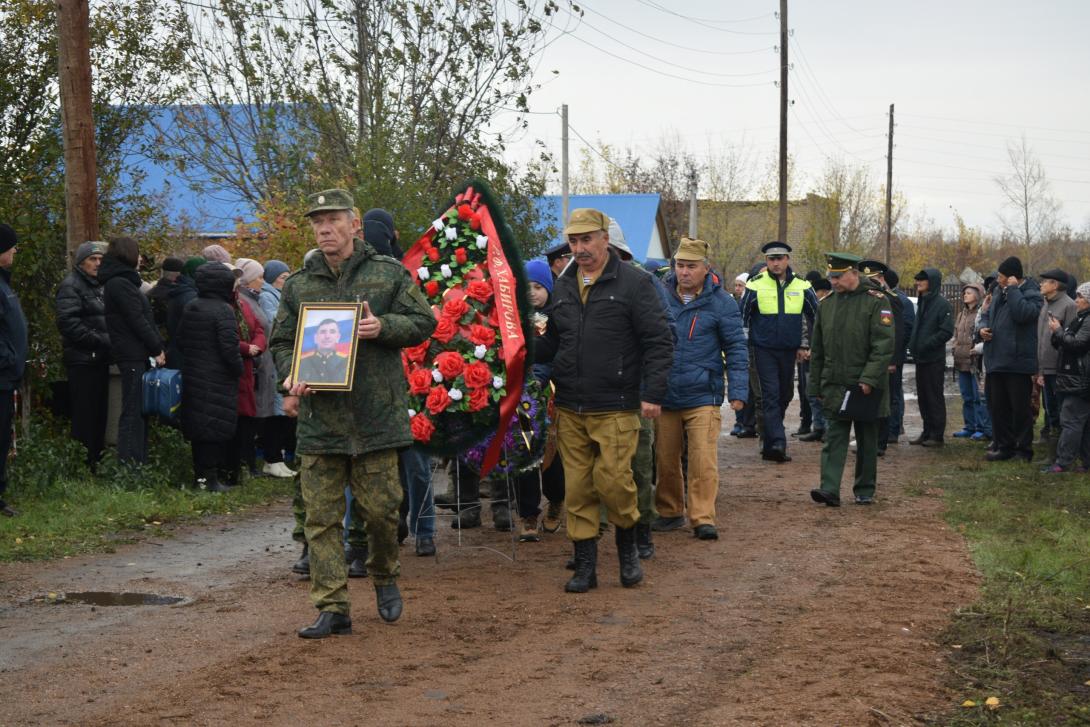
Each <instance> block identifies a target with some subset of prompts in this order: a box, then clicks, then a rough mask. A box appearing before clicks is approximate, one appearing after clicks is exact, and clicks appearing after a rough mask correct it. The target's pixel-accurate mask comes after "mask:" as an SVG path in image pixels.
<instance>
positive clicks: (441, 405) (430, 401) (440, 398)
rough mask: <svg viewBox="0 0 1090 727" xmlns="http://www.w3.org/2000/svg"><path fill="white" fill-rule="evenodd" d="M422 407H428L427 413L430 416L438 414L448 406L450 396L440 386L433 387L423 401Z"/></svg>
mask: <svg viewBox="0 0 1090 727" xmlns="http://www.w3.org/2000/svg"><path fill="white" fill-rule="evenodd" d="M424 406H426V407H428V411H430V412H431V413H432V414H438V413H439V412H441V411H443V410H444V409H446V408H447V407H448V406H450V394H448V393H447V390H446V388H444V387H442V386H433V387H431V391H429V392H428V398H427V399H426V400H425V401H424Z"/></svg>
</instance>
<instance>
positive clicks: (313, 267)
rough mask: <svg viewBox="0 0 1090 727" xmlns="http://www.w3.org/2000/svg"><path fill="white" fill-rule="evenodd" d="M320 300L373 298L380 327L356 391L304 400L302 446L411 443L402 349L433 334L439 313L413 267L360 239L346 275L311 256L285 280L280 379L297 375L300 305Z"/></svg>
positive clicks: (277, 342)
mask: <svg viewBox="0 0 1090 727" xmlns="http://www.w3.org/2000/svg"><path fill="white" fill-rule="evenodd" d="M316 301H318V302H328V303H345V302H348V303H355V302H363V301H367V303H368V304H369V306H370V308H371V312H372V313H374V314H375V315H376V316H377V317H378V318H379V319H380V320H381V321H382V332H381V333H380V334H379V336H378V338H376V339H373V340H366V341H360V342H359V347H358V348H357V351H356V369H355V373H354V374H353V384H352V391H350V392H340V391H319V392H317V393H314V394H311V395H310V396H306V397H303V398H302V399H301V400H300V405H299V423H298V429H297V435H296V436H297V439H298V444H297V447H296V451H298V452H300V453H302V454H349V455H359V454H366V453H368V452H375V451H378V450H382V449H390V448H397V447H406V446H408V445H410V444H412V441H413V439H412V435H411V433H410V432H409V413H408V406H409V404H408V385H407V383H406V381H405V373H404V370H403V368H402V365H401V349H402V348H405V347H408V346H415V345H417V344H419V343H421V342H423V341H424V340H425V339H426V338H427V337H428V336H430V335H431V332H432V331H433V330H434V329H435V318H434V317H433V315H432V312H431V308H430V307H429V306H428V303H427V301H426V300H425V299H424V295H423V293H421V292H420V289H419V288H418V287H416V285H415V284H414V283H413V281H412V278H411V277H410V276H409V272H408V271H407V270H406V269H405V268H404V267H402V266H401V263H399V262H398V261H397V260H394V259H393V258H390V257H386V256H384V255H379V254H378V253H376V252H375V251H374V249H373V248H372V247H371V246H370V245H367V244H366V243H364V242H362V241H361V240H356V241H355V252H353V254H352V256H351V257H350V258H348V260H345V261H344V263H342V264H341V269H340V275H335V274H334V273H333V272H332V271H331V270H330V268H329V266H328V265H327V264H326V261H325V257H324V256H322V255H320V254H317V255H313V256H312V257H311V259H310V260H309V261H307V262H306V263H305V264H304V265H303V269H302V270H300V271H298V272H296V273H294V274H293V275H291V276H290V277H289V278H288V279H287V281H285V283H284V289H283V292H282V297H281V301H280V309H279V310H278V312H277V314H276V323H275V325H274V326H273V331H274V333H273V337H272V341H271V342H270V344H269V349H270V350H271V351H272V354H273V357H274V358H275V360H276V369H277V372H278V374H279V378H280V381H281V382H282V381H284V379H286V378H287V377H288V376H289V374H290V373H291V360H292V354H293V352H294V350H295V336H296V328H297V323H298V316H299V304H300V303H311V302H316Z"/></svg>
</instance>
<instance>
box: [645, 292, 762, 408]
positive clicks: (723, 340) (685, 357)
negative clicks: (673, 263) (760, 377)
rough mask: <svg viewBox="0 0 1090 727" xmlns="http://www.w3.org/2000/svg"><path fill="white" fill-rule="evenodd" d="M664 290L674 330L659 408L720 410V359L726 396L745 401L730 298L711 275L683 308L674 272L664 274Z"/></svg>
mask: <svg viewBox="0 0 1090 727" xmlns="http://www.w3.org/2000/svg"><path fill="white" fill-rule="evenodd" d="M663 286H664V287H665V289H666V291H667V298H666V299H667V302H668V303H669V304H670V311H671V314H672V316H673V318H674V320H675V325H676V328H675V330H676V332H677V339H676V340H677V343H676V344H675V345H674V365H673V367H672V368H671V369H670V380H669V382H668V385H667V390H666V400H665V401H664V402H663V404H662V406H663V408H664V409H691V408H693V407H697V406H716V407H718V406H721V405H722V404H723V373H724V364H723V360H724V357H725V358H726V372H727V379H728V385H729V398H730V399H731V400H735V399H738V400H740V401H745V400H746V396H747V395H748V393H749V380H748V375H749V353H748V349H747V346H746V337H745V334H744V333H743V332H742V316H741V314H740V313H739V311H738V304H737V303H735V302H734V298H733V297H732V296H731V295H730V294H729V293H727V292H726V291H725V290H723V287H722V286H721V285H720V284H719V282H718V281H717V280H716V279H715V277H713V276H712V274H711V273H709V274H708V276H707V277H706V278H705V279H704V289H703V291H701V293H700V294H699V295H698V296H697V297H696V298H694V299H693V300H691V301H690V302H689V303H688V304H687V305H686V304H685V303H682V302H681V298H680V297H679V296H678V294H677V279H676V278H675V277H674V273H672V272H671V273H667V275H666V278H665V279H664V280H663Z"/></svg>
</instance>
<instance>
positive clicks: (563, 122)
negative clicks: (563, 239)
mask: <svg viewBox="0 0 1090 727" xmlns="http://www.w3.org/2000/svg"><path fill="white" fill-rule="evenodd" d="M560 213H561V215H562V217H561V219H560V227H561V229H563V227H564V225H566V224H568V105H567V104H564V105H562V106H561V107H560Z"/></svg>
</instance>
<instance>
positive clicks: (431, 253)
mask: <svg viewBox="0 0 1090 727" xmlns="http://www.w3.org/2000/svg"><path fill="white" fill-rule="evenodd" d="M427 255H428V259H429V260H431V261H432V262H433V263H437V262H439V251H438V250H436V249H435V248H434V247H429V248H428V252H427Z"/></svg>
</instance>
